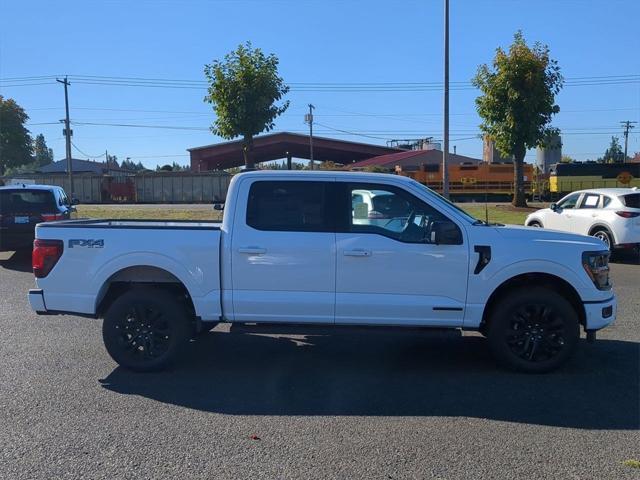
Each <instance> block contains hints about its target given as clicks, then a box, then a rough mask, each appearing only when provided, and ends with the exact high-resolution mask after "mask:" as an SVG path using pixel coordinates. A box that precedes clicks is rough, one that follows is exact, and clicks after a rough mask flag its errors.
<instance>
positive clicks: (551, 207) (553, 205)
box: [549, 203, 558, 212]
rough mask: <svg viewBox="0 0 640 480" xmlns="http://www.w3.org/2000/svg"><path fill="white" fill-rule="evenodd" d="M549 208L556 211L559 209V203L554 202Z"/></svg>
mask: <svg viewBox="0 0 640 480" xmlns="http://www.w3.org/2000/svg"><path fill="white" fill-rule="evenodd" d="M549 208H550V209H551V210H553V211H554V212H555V211H556V210H558V205H557V204H556V203H552V204H551V205H549Z"/></svg>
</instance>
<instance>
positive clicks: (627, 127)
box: [620, 120, 638, 162]
mask: <svg viewBox="0 0 640 480" xmlns="http://www.w3.org/2000/svg"><path fill="white" fill-rule="evenodd" d="M620 123H621V124H622V126H623V127H624V159H623V160H622V161H623V162H626V161H627V146H628V144H629V130H630V129H632V128H636V127H635V126H634V125H632V124H633V123H638V122H630V121H629V120H627V121H625V122H620Z"/></svg>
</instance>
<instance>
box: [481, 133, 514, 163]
mask: <svg viewBox="0 0 640 480" xmlns="http://www.w3.org/2000/svg"><path fill="white" fill-rule="evenodd" d="M482 160H483V161H484V162H485V163H504V162H512V161H513V158H510V157H503V156H502V155H501V154H500V151H499V150H498V149H497V148H496V143H495V142H494V141H493V140H491V139H490V138H489V136H488V135H484V136H483V137H482Z"/></svg>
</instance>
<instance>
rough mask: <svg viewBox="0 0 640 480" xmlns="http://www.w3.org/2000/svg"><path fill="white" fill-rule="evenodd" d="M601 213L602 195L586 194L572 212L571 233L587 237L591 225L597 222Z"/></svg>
mask: <svg viewBox="0 0 640 480" xmlns="http://www.w3.org/2000/svg"><path fill="white" fill-rule="evenodd" d="M601 213H602V195H600V194H597V193H591V192H586V193H585V194H584V195H582V198H581V200H580V203H579V204H578V205H577V208H575V209H574V210H573V212H572V218H571V231H572V232H573V233H578V234H580V235H588V234H589V230H590V229H591V227H592V225H593V224H594V223H596V222H597V221H598V218H599V216H600V214H601Z"/></svg>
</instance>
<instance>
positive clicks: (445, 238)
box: [431, 221, 462, 245]
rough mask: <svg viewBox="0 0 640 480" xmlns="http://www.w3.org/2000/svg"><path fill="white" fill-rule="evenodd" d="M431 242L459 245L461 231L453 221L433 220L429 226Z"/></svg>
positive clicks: (460, 242)
mask: <svg viewBox="0 0 640 480" xmlns="http://www.w3.org/2000/svg"><path fill="white" fill-rule="evenodd" d="M431 243H434V244H436V245H461V244H462V232H461V231H460V228H459V227H458V226H457V225H456V224H455V223H453V222H449V221H436V222H433V225H432V226H431Z"/></svg>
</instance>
